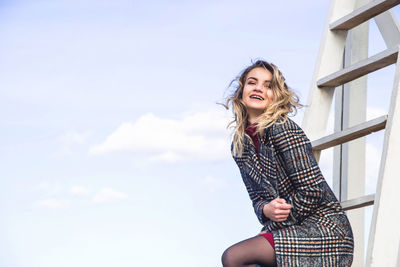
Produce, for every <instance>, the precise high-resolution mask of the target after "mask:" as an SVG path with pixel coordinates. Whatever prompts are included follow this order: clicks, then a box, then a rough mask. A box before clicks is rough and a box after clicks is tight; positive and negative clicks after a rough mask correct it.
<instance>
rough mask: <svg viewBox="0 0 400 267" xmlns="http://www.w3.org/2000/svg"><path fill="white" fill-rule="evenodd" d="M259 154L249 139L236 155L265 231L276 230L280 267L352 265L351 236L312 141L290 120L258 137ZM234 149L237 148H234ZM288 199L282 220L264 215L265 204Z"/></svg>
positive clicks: (279, 123) (246, 139) (349, 227)
mask: <svg viewBox="0 0 400 267" xmlns="http://www.w3.org/2000/svg"><path fill="white" fill-rule="evenodd" d="M260 141H261V142H260V145H259V154H257V152H256V148H255V147H254V144H253V142H252V141H251V138H250V137H249V136H247V135H246V136H245V137H244V152H243V154H242V156H240V157H239V156H236V155H234V154H233V151H232V155H233V158H234V159H235V162H236V163H237V165H238V167H239V170H240V172H241V175H242V178H243V182H244V184H245V186H246V189H247V191H248V193H249V196H250V199H251V201H252V203H253V207H254V211H255V213H256V215H257V218H258V220H259V221H260V223H261V224H262V225H263V227H262V229H261V230H266V231H269V232H272V234H273V236H274V242H275V253H276V260H277V264H278V266H285V267H289V266H290V267H293V266H302V267H304V266H316V267H319V266H324V267H328V266H329V267H338V266H351V263H352V261H353V251H354V243H353V233H352V230H351V226H350V223H349V221H348V219H347V216H346V214H345V212H344V211H343V210H342V207H341V206H340V204H339V202H338V200H337V199H336V197H335V195H334V194H333V192H332V190H331V189H330V187H329V186H328V184H327V183H326V181H325V179H324V177H323V175H322V173H321V170H320V169H319V166H318V163H317V162H316V160H315V158H314V154H313V152H312V147H311V142H310V140H309V139H308V138H307V136H306V135H305V133H304V132H303V130H302V129H301V128H300V127H299V126H298V125H297V124H296V123H295V122H294V121H293V120H291V119H290V118H288V119H287V120H286V121H285V122H284V123H282V121H281V120H278V121H277V122H276V123H275V124H274V125H273V126H271V127H270V128H268V129H266V130H265V132H264V134H263V135H262V136H261V137H260ZM232 149H233V145H232ZM277 197H280V198H284V199H285V200H286V201H287V202H288V203H290V204H291V205H292V206H293V208H292V210H291V212H290V214H289V217H288V219H287V220H286V221H284V222H280V223H278V222H274V221H271V220H270V219H268V218H267V217H265V216H264V214H263V212H262V208H263V206H264V205H265V204H266V203H268V202H270V201H271V200H273V199H274V198H277Z"/></svg>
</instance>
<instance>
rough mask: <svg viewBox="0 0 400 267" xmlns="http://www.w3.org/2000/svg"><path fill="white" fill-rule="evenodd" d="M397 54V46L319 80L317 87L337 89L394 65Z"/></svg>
mask: <svg viewBox="0 0 400 267" xmlns="http://www.w3.org/2000/svg"><path fill="white" fill-rule="evenodd" d="M397 54H398V46H394V47H392V48H389V49H386V50H385V51H383V52H381V53H379V54H376V55H374V56H372V57H370V58H367V59H365V60H362V61H360V62H358V63H356V64H353V65H351V66H349V67H347V68H345V69H342V70H340V71H337V72H335V73H332V74H330V75H328V76H326V77H324V78H322V79H319V80H318V81H317V86H318V87H337V86H340V85H343V84H345V83H347V82H350V81H352V80H355V79H357V78H359V77H361V76H364V75H366V74H368V73H371V72H373V71H376V70H378V69H381V68H384V67H387V66H389V65H391V64H394V63H395V62H396V60H397Z"/></svg>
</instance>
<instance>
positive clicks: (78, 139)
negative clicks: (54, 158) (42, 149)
mask: <svg viewBox="0 0 400 267" xmlns="http://www.w3.org/2000/svg"><path fill="white" fill-rule="evenodd" d="M90 135H91V133H89V132H84V133H78V132H77V131H74V130H72V131H69V132H67V133H65V134H64V135H62V136H60V137H58V141H59V142H60V143H61V145H62V152H63V153H65V154H71V153H72V147H73V146H74V145H77V144H78V145H81V144H84V143H85V141H86V140H87V139H88V137H89V136H90Z"/></svg>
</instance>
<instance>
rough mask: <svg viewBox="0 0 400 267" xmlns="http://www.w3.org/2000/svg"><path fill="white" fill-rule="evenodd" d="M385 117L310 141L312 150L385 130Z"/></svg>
mask: <svg viewBox="0 0 400 267" xmlns="http://www.w3.org/2000/svg"><path fill="white" fill-rule="evenodd" d="M387 117H388V116H387V115H384V116H381V117H378V118H375V119H373V120H369V121H366V122H363V123H360V124H358V125H355V126H352V127H349V128H347V129H345V130H343V131H340V132H336V133H333V134H331V135H327V136H324V137H322V138H320V139H317V140H315V141H312V142H311V145H312V147H313V150H314V151H316V150H323V149H326V148H330V147H333V146H336V145H340V144H343V143H346V142H349V141H351V140H354V139H357V138H360V137H363V136H366V135H368V134H370V133H373V132H376V131H380V130H382V129H385V126H386V121H387Z"/></svg>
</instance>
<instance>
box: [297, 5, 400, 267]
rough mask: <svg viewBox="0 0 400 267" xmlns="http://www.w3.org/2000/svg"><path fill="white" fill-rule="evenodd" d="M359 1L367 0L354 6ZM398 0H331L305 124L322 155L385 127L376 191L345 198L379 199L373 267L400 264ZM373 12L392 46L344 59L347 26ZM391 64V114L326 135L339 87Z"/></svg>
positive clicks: (361, 202)
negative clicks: (353, 59)
mask: <svg viewBox="0 0 400 267" xmlns="http://www.w3.org/2000/svg"><path fill="white" fill-rule="evenodd" d="M357 1H358V3H360V2H362V1H364V2H366V3H364V4H362V5H361V6H360V7H358V8H355V7H356V6H357ZM398 4H400V0H374V1H372V2H370V1H368V0H331V5H330V10H329V14H328V20H327V23H326V25H325V29H324V33H323V37H322V41H321V44H320V50H319V53H318V58H317V62H316V67H315V71H314V75H313V79H312V85H311V90H310V93H309V98H308V103H307V107H306V109H305V114H304V119H303V124H302V128H303V129H304V131H305V132H306V133H307V135H308V137H309V138H310V140H313V141H312V146H313V150H314V154H315V156H316V158H317V160H318V159H319V155H320V151H321V150H323V149H326V148H330V147H334V146H337V145H341V144H344V143H346V142H349V141H352V140H355V139H357V138H360V137H363V136H366V135H368V134H370V133H372V132H375V131H379V130H385V135H384V143H383V151H382V157H381V163H380V169H379V175H378V182H377V186H376V193H375V194H372V195H365V196H362V197H358V198H355V199H346V200H343V201H342V202H341V204H342V207H343V208H344V209H345V210H353V209H357V208H361V207H365V206H367V205H374V207H373V215H372V221H371V228H370V234H369V240H368V248H367V255H366V258H365V264H364V266H368V267H369V266H376V267H392V266H393V267H394V266H400V228H399V221H400V93H399V87H400V59H399V57H398V53H399V49H400V47H399V43H400V30H399V26H398V24H397V21H395V19H394V17H393V14H392V13H391V11H390V9H391V8H392V7H394V6H396V5H398ZM372 18H374V19H375V21H376V23H377V25H378V27H379V29H380V31H381V34H382V35H383V38H384V40H385V42H386V45H387V46H388V48H387V49H386V50H385V51H382V52H381V53H378V54H376V55H374V56H372V57H369V58H366V59H363V60H360V61H358V62H356V63H354V64H347V65H346V64H344V58H343V55H344V52H345V45H346V37H347V33H348V31H349V30H351V29H354V28H355V27H357V26H359V25H360V24H362V23H363V22H366V21H368V20H369V19H372ZM391 64H396V70H395V77H394V85H393V90H392V96H391V102H390V107H389V112H388V114H387V115H385V116H382V117H379V118H375V119H372V120H369V121H364V122H361V123H359V124H357V125H353V126H351V127H348V128H345V129H343V130H341V131H337V132H334V133H333V134H331V135H328V136H324V134H325V131H326V127H327V121H328V116H329V111H330V107H331V103H332V100H333V96H334V92H335V88H337V87H339V86H342V85H345V84H348V83H349V82H351V81H354V80H355V79H358V78H360V77H363V76H364V75H367V74H368V73H371V72H373V71H376V70H378V69H381V68H384V67H386V66H389V65H391ZM345 89H346V88H345ZM350 90H351V89H350ZM334 179H335V177H334ZM348 179H351V177H349V178H348ZM339 199H340V198H339ZM353 266H355V265H354V264H353Z"/></svg>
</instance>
